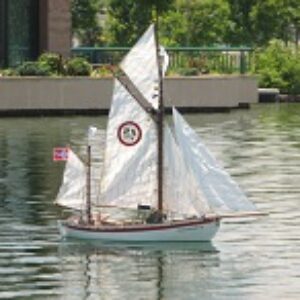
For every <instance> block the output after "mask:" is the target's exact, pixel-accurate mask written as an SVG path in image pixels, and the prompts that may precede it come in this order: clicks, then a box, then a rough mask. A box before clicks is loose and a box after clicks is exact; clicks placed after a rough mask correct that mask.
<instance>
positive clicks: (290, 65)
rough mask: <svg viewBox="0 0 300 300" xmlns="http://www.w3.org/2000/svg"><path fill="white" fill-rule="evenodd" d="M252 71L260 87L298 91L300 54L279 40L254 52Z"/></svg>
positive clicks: (290, 91) (287, 91) (284, 91)
mask: <svg viewBox="0 0 300 300" xmlns="http://www.w3.org/2000/svg"><path fill="white" fill-rule="evenodd" d="M255 62H256V63H255V69H254V73H256V74H259V85H260V86H261V87H277V88H279V89H280V91H281V92H283V93H292V94H299V93H300V54H299V53H297V52H296V51H295V50H294V49H293V48H292V47H287V46H285V45H284V43H283V42H282V41H280V40H272V41H270V42H269V45H268V46H267V47H265V48H263V49H258V50H257V52H256V59H255Z"/></svg>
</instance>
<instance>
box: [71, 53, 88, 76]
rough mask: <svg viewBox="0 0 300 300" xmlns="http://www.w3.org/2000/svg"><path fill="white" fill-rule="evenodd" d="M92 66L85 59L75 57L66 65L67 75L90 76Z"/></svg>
mask: <svg viewBox="0 0 300 300" xmlns="http://www.w3.org/2000/svg"><path fill="white" fill-rule="evenodd" d="M91 72H92V66H91V65H90V63H89V62H88V61H87V60H86V59H85V58H83V57H74V58H72V59H70V60H68V61H67V63H66V73H67V75H70V76H90V75H91Z"/></svg>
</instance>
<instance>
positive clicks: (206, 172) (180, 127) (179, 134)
mask: <svg viewBox="0 0 300 300" xmlns="http://www.w3.org/2000/svg"><path fill="white" fill-rule="evenodd" d="M173 122H174V131H175V136H176V141H177V143H178V145H179V147H180V148H181V149H182V152H183V155H184V159H185V161H186V163H187V164H188V166H189V168H190V169H191V170H192V171H193V173H194V175H195V178H196V179H197V182H198V186H199V187H200V188H201V190H202V192H203V194H204V195H205V197H206V199H207V201H208V202H209V205H210V206H211V207H212V208H213V209H214V211H215V212H228V211H255V210H256V208H255V206H254V205H253V203H252V202H250V201H249V200H248V199H247V197H246V195H245V194H244V193H243V192H242V190H241V189H240V188H239V186H238V185H237V183H236V182H235V181H234V180H233V179H232V178H231V177H230V175H229V174H228V173H227V172H226V171H225V170H224V169H223V168H222V167H221V166H220V165H219V164H218V162H217V161H216V159H215V158H214V157H213V155H212V154H211V153H210V152H209V150H208V149H207V148H206V146H205V145H204V143H203V142H202V141H201V139H200V138H199V136H198V135H197V133H196V132H195V131H194V130H193V129H192V128H191V127H190V126H189V125H188V123H187V122H186V121H185V120H184V118H183V117H182V116H181V115H180V113H179V112H178V111H177V110H176V109H175V108H173Z"/></svg>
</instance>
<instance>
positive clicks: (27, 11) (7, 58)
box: [0, 0, 39, 67]
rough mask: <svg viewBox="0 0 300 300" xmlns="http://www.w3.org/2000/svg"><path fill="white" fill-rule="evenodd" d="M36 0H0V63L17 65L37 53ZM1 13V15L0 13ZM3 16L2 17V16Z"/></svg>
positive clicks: (35, 55)
mask: <svg viewBox="0 0 300 300" xmlns="http://www.w3.org/2000/svg"><path fill="white" fill-rule="evenodd" d="M38 2H39V1H38V0H0V16H1V18H0V19H1V20H2V22H1V23H2V24H0V41H2V43H1V42H0V45H2V49H1V46H0V57H3V58H2V61H1V58H0V64H1V63H2V64H4V65H7V66H10V67H14V66H17V65H19V64H21V63H22V62H23V61H26V60H34V59H36V57H37V55H38V28H39V26H38V11H39V9H38V4H39V3H38ZM1 13H2V15H1ZM2 17H3V18H2Z"/></svg>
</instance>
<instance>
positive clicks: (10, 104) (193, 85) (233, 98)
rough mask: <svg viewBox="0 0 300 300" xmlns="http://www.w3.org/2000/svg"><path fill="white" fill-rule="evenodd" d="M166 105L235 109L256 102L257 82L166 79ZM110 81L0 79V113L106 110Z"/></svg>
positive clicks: (238, 78) (242, 78)
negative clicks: (10, 111)
mask: <svg viewBox="0 0 300 300" xmlns="http://www.w3.org/2000/svg"><path fill="white" fill-rule="evenodd" d="M164 86H165V90H164V91H165V104H166V106H171V105H175V106H178V107H183V108H191V109H192V108H216V109H217V108H234V107H238V106H239V104H240V103H255V102H257V101H258V92H257V82H256V79H255V78H254V77H248V76H205V77H184V78H183V77H177V78H167V79H166V80H165V83H164ZM111 95H112V79H111V78H101V79H97V78H88V77H82V78H80V77H73V78H24V77H23V78H20V77H18V78H9V77H8V78H0V111H9V110H93V109H96V110H97V109H98V110H105V109H108V108H109V106H110V100H111Z"/></svg>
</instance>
